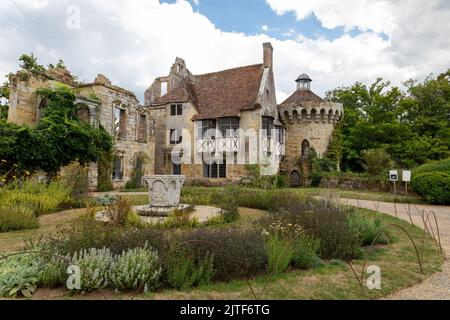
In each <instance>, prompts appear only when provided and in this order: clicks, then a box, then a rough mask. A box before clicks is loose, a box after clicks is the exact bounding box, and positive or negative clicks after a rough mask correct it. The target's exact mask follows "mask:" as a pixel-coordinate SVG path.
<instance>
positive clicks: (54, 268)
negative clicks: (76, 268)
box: [39, 256, 68, 287]
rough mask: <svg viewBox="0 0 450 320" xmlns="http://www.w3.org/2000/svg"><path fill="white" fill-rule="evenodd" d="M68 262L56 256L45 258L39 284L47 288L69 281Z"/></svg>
mask: <svg viewBox="0 0 450 320" xmlns="http://www.w3.org/2000/svg"><path fill="white" fill-rule="evenodd" d="M67 267H68V261H66V260H63V259H61V258H58V257H55V256H51V257H48V256H44V257H43V263H42V267H41V270H40V271H39V284H40V285H43V286H46V287H54V286H58V285H61V284H63V283H65V282H66V280H67Z"/></svg>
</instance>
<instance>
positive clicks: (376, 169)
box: [362, 148, 394, 176]
mask: <svg viewBox="0 0 450 320" xmlns="http://www.w3.org/2000/svg"><path fill="white" fill-rule="evenodd" d="M362 159H363V167H364V169H365V170H366V171H367V172H368V173H369V174H370V175H372V176H376V175H379V174H380V173H382V172H386V171H387V170H389V168H392V166H393V165H394V161H393V160H392V158H391V156H390V155H389V153H387V151H386V150H385V149H384V148H378V149H369V150H364V151H363V152H362Z"/></svg>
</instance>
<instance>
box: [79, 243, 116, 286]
mask: <svg viewBox="0 0 450 320" xmlns="http://www.w3.org/2000/svg"><path fill="white" fill-rule="evenodd" d="M71 261H72V262H73V264H74V265H76V266H78V267H80V270H81V290H82V291H86V292H90V291H94V290H97V289H102V288H105V287H106V286H107V285H108V272H109V268H110V267H111V265H112V263H113V255H112V253H111V251H110V250H109V249H106V248H103V249H95V248H92V249H87V250H82V251H80V252H78V253H75V254H74V255H73V257H72V259H71Z"/></svg>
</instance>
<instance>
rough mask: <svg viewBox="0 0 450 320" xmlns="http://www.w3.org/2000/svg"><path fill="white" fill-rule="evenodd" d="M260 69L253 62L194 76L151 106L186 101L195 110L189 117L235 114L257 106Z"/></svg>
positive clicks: (219, 116) (261, 73) (214, 116)
mask: <svg viewBox="0 0 450 320" xmlns="http://www.w3.org/2000/svg"><path fill="white" fill-rule="evenodd" d="M263 71H264V68H263V65H262V64H256V65H251V66H245V67H239V68H234V69H228V70H223V71H219V72H214V73H207V74H203V75H194V76H191V77H190V79H186V80H184V81H182V82H181V84H180V85H179V86H178V87H177V88H175V89H173V90H171V92H169V93H167V94H166V95H165V96H163V97H161V98H160V99H157V100H156V101H155V103H153V104H152V105H162V104H168V103H174V102H187V101H190V102H192V103H194V104H195V106H196V107H197V111H198V114H197V115H196V116H195V117H194V118H193V120H202V119H212V118H222V117H231V116H238V115H239V113H240V112H241V111H242V110H249V109H254V108H256V107H257V105H256V100H257V97H258V92H259V88H260V86H261V80H262V76H263Z"/></svg>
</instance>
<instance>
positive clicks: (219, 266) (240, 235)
mask: <svg viewBox="0 0 450 320" xmlns="http://www.w3.org/2000/svg"><path fill="white" fill-rule="evenodd" d="M173 242H175V243H178V244H180V245H182V247H183V248H184V249H185V250H186V251H187V252H189V253H190V254H191V255H194V256H200V257H203V256H206V255H207V254H210V255H211V256H212V257H213V258H214V259H213V266H214V280H218V281H228V280H232V279H238V278H243V277H253V276H255V275H256V274H258V273H261V272H263V271H264V268H265V265H266V264H267V255H266V249H265V241H264V238H263V236H262V235H261V233H260V232H259V231H256V230H252V229H245V230H242V229H239V228H235V227H228V228H222V229H209V228H201V229H195V230H186V231H183V232H181V233H180V234H178V235H177V236H176V237H175V239H173V240H172V243H173Z"/></svg>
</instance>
